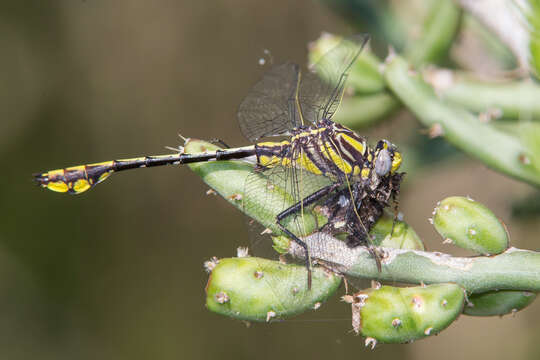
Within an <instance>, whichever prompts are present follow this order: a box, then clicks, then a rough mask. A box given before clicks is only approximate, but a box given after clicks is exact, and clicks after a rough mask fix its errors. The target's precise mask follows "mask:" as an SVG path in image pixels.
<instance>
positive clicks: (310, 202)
mask: <svg viewBox="0 0 540 360" xmlns="http://www.w3.org/2000/svg"><path fill="white" fill-rule="evenodd" d="M368 39H369V38H368V36H367V35H356V36H352V37H349V38H346V39H343V40H341V42H340V43H339V44H338V45H336V46H335V47H334V48H333V49H332V50H330V51H329V52H328V53H326V54H325V55H324V56H323V57H322V58H321V59H320V60H319V61H318V62H317V63H316V64H315V65H314V66H312V67H311V71H306V72H302V71H301V70H300V67H299V66H298V65H296V64H293V63H284V64H282V65H278V66H275V67H273V68H271V69H270V70H269V71H268V72H267V73H266V74H265V75H264V76H263V78H262V79H261V80H260V81H259V82H258V83H256V84H255V85H254V87H253V88H252V90H251V91H250V92H249V94H248V95H247V97H246V98H245V99H244V100H243V101H242V103H241V104H240V107H239V110H238V121H239V124H240V129H241V131H242V133H243V134H244V135H245V137H246V138H247V139H248V140H250V141H252V142H253V143H255V144H254V145H250V146H244V147H239V148H228V149H223V150H218V151H215V152H207V153H202V154H188V153H183V152H182V151H179V153H176V154H169V155H159V156H145V157H138V158H131V159H121V160H112V161H106V162H101V163H94V164H87V165H79V166H74V167H68V168H64V169H58V170H52V171H48V172H43V173H39V174H37V175H35V179H36V181H37V182H38V184H39V185H41V186H42V187H44V188H47V189H49V190H53V191H57V192H64V193H71V194H80V193H82V192H85V191H87V190H88V189H90V188H92V187H94V186H95V185H97V184H98V183H100V182H102V181H104V180H105V179H106V178H107V177H109V175H110V174H112V173H114V172H119V171H123V170H128V169H135V168H141V167H152V166H161V165H178V164H189V163H194V162H204V161H221V160H244V161H248V162H251V163H253V165H254V170H253V174H254V175H255V174H256V176H258V177H260V176H263V177H265V178H266V179H267V184H268V186H267V189H260V187H259V185H257V186H255V185H254V184H255V183H256V182H255V181H251V180H250V177H248V178H247V180H246V184H245V192H246V193H249V192H252V191H268V193H269V195H268V197H267V200H266V201H264V202H263V203H258V204H251V203H246V204H245V205H244V207H245V208H246V210H252V209H247V208H248V207H257V208H259V209H267V208H272V209H275V208H277V209H278V211H277V216H276V218H275V223H276V225H277V227H278V228H279V229H280V231H281V232H282V234H284V235H286V236H287V237H288V238H290V239H291V240H292V241H294V242H296V243H297V244H298V245H300V246H301V247H302V248H303V249H304V252H305V265H306V268H307V270H308V271H307V274H308V275H307V276H308V288H310V287H311V259H310V254H309V249H308V248H307V246H306V244H305V243H304V241H302V238H303V237H305V236H307V235H309V233H308V231H307V230H306V229H305V226H304V225H305V224H304V215H305V214H307V213H309V212H312V211H314V209H315V208H317V209H319V210H321V209H322V212H323V213H324V215H325V216H326V217H327V218H328V221H327V222H326V223H325V224H323V225H320V226H318V227H317V228H318V231H319V232H324V233H331V234H332V235H336V234H345V235H346V242H347V244H348V245H349V246H350V247H355V246H358V245H367V246H369V248H370V249H371V250H372V254H373V255H374V257H375V259H376V260H377V264H378V266H380V263H379V260H378V256H377V254H376V252H375V251H374V250H373V247H372V246H371V242H370V238H369V235H368V233H369V230H370V229H371V228H372V226H373V225H374V224H375V222H376V221H377V220H378V219H379V218H380V216H381V215H382V213H383V209H384V208H385V207H387V206H389V205H390V204H391V203H392V202H393V201H395V198H396V196H397V195H398V193H399V186H400V183H401V178H402V174H401V173H399V172H397V171H398V169H399V167H400V164H401V160H402V158H401V153H400V152H399V151H398V150H397V148H396V147H395V146H394V145H393V144H392V143H390V142H389V141H387V140H380V141H379V142H377V144H376V145H375V146H373V147H370V146H369V145H368V143H367V140H366V139H365V138H363V137H361V136H360V135H358V134H356V133H355V132H354V131H352V130H351V129H349V128H347V127H345V126H343V125H340V124H337V123H334V122H333V121H332V117H333V115H334V113H335V112H336V110H337V108H338V106H339V104H340V102H341V99H342V96H343V92H344V88H345V82H346V79H347V76H348V74H349V71H350V68H351V66H352V65H353V63H354V62H355V60H356V59H357V57H358V56H359V54H360V53H361V51H362V49H363V48H364V46H365V45H366V43H367V41H368ZM268 137H281V138H282V139H280V140H281V141H279V140H278V141H261V139H264V138H268ZM284 137H285V138H286V139H285V140H283V138H284ZM274 185H276V186H280V187H282V188H285V189H286V191H287V193H289V194H290V196H291V197H292V199H293V202H292V203H293V205H292V206H291V205H290V204H289V205H284V204H277V203H276V200H275V199H274V198H273V197H272V191H269V190H268V189H271V188H272V187H273V186H274Z"/></svg>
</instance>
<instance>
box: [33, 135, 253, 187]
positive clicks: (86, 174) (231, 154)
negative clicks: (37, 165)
mask: <svg viewBox="0 0 540 360" xmlns="http://www.w3.org/2000/svg"><path fill="white" fill-rule="evenodd" d="M253 155H255V148H254V147H253V146H246V147H242V148H236V149H225V150H218V151H213V152H208V153H201V154H169V155H157V156H143V157H137V158H131V159H121V160H110V161H105V162H100V163H93V164H86V165H77V166H72V167H68V168H64V169H56V170H51V171H47V172H44V173H39V174H35V175H34V179H35V180H36V182H37V183H38V184H39V185H40V186H41V187H43V188H47V189H49V190H52V191H56V192H61V193H70V194H80V193H83V192H85V191H87V190H88V189H90V188H92V187H94V186H95V185H97V184H99V183H100V182H102V181H104V180H105V179H107V178H108V177H109V176H110V175H111V174H112V173H113V172H118V171H123V170H129V169H138V168H143V167H153V166H162V165H179V164H189V163H194V162H204V161H219V160H233V159H243V158H249V157H250V156H253Z"/></svg>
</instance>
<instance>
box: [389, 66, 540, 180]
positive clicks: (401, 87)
mask: <svg viewBox="0 0 540 360" xmlns="http://www.w3.org/2000/svg"><path fill="white" fill-rule="evenodd" d="M410 70H411V69H410V66H409V64H408V63H407V62H406V61H405V60H404V59H403V58H401V57H399V56H393V57H392V58H391V59H389V61H388V62H387V66H386V70H385V78H386V81H387V83H388V85H389V87H390V88H391V89H392V91H393V92H394V94H395V95H396V96H397V97H398V98H399V99H400V100H401V101H402V103H403V104H405V105H406V106H407V107H408V108H409V109H410V110H411V111H412V112H413V113H414V114H415V115H416V117H417V118H418V119H419V120H420V121H421V122H422V123H423V124H424V125H426V126H428V127H431V126H440V127H441V130H442V134H443V136H444V137H445V139H446V140H447V141H448V142H450V143H451V144H453V145H454V146H456V147H458V148H460V149H461V150H463V151H465V152H466V153H467V154H469V155H471V156H473V157H475V158H477V159H479V160H481V161H482V162H484V163H485V164H486V165H488V166H489V167H491V168H493V169H496V170H498V171H500V172H503V173H505V174H507V175H510V176H512V177H515V178H517V179H520V180H523V181H526V182H528V183H530V184H533V185H536V186H540V172H539V171H538V170H536V169H535V167H534V166H533V165H532V164H531V162H530V157H531V155H532V156H534V152H533V151H531V149H529V148H528V147H527V146H525V144H523V142H522V141H521V140H520V138H518V137H517V136H515V135H512V134H508V133H504V132H502V131H500V130H497V129H496V128H494V127H493V126H490V125H489V124H486V123H483V122H481V121H479V120H478V118H477V117H475V116H474V115H473V114H471V113H470V112H468V111H466V110H464V109H462V108H458V107H454V106H452V105H450V104H447V103H445V102H443V101H441V100H440V99H439V98H438V97H437V96H436V95H435V93H434V91H433V89H432V88H431V86H429V85H428V84H426V83H425V82H424V81H423V80H422V79H421V78H420V76H419V75H418V74H416V73H411V71H410Z"/></svg>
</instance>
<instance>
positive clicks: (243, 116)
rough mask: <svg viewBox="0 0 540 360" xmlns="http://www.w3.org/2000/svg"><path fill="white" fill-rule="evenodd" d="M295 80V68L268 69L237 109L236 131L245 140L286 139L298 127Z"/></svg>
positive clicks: (296, 82) (298, 78)
mask: <svg viewBox="0 0 540 360" xmlns="http://www.w3.org/2000/svg"><path fill="white" fill-rule="evenodd" d="M299 80H300V68H299V66H298V65H296V64H293V63H285V64H281V65H278V66H274V67H273V68H271V69H270V70H269V71H268V72H266V73H265V74H264V76H263V78H262V79H261V80H260V81H259V82H258V83H256V84H255V85H254V86H253V88H252V89H251V90H250V92H249V94H248V95H247V96H246V98H245V99H244V100H243V101H242V103H241V104H240V107H239V108H238V122H239V124H240V129H241V130H242V133H243V134H244V136H245V137H246V138H247V139H249V140H251V141H253V142H254V141H257V140H259V139H260V138H263V137H269V136H281V135H288V134H289V130H291V129H292V128H294V127H297V126H299V125H301V121H300V116H299V114H298V111H297V106H295V104H296V103H297V98H298V97H297V95H298V83H299Z"/></svg>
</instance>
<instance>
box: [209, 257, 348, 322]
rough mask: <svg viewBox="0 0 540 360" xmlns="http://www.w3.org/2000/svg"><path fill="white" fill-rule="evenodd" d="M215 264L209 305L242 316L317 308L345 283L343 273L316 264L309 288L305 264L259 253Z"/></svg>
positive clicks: (259, 317)
mask: <svg viewBox="0 0 540 360" xmlns="http://www.w3.org/2000/svg"><path fill="white" fill-rule="evenodd" d="M212 264H213V266H212V267H211V268H210V269H211V274H210V278H209V280H208V284H207V286H206V306H207V307H208V309H209V310H210V311H213V312H215V313H218V314H221V315H225V316H229V317H232V318H235V319H239V320H248V321H270V320H272V319H282V318H286V317H290V316H293V315H297V314H300V313H303V312H306V311H308V310H310V309H317V308H318V307H319V306H320V304H321V303H322V302H324V301H326V299H327V298H328V297H330V296H331V295H332V294H333V293H334V292H335V291H336V290H337V288H338V287H339V284H340V283H341V278H340V277H339V276H337V275H335V274H333V273H331V272H328V271H326V270H324V269H322V268H320V267H314V268H313V269H312V286H311V290H308V288H307V270H306V268H305V267H304V266H301V265H293V264H282V263H280V262H278V261H271V260H267V259H261V258H255V257H243V258H227V259H221V260H219V261H215V260H214V261H213V262H212ZM207 268H209V267H208V266H207Z"/></svg>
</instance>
